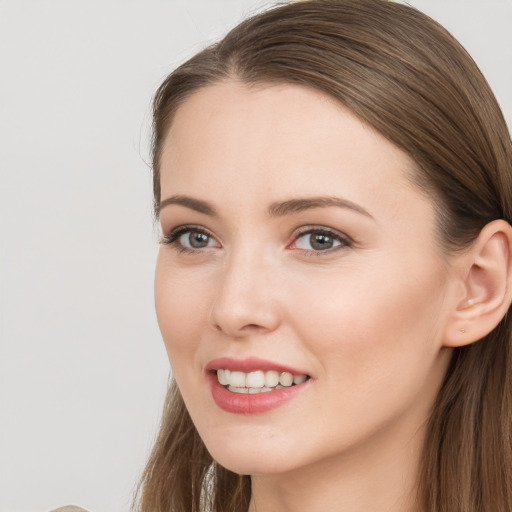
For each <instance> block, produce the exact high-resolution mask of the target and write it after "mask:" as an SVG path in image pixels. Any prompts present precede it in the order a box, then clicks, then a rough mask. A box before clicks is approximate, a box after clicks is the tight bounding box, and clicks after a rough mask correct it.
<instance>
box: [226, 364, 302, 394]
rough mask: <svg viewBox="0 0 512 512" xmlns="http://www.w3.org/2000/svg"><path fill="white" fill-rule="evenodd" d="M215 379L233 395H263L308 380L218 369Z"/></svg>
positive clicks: (299, 377) (283, 373)
mask: <svg viewBox="0 0 512 512" xmlns="http://www.w3.org/2000/svg"><path fill="white" fill-rule="evenodd" d="M217 378H218V379H219V383H220V384H221V385H222V386H227V388H228V389H229V391H232V392H233V393H250V394H254V393H264V392H267V391H272V390H273V389H283V388H287V387H290V386H292V385H293V384H301V383H302V382H304V381H306V380H307V379H308V376H307V375H304V374H299V375H294V374H292V373H290V372H281V373H279V372H277V371H275V370H269V371H266V372H264V371H262V370H258V371H254V372H249V373H245V372H239V371H230V370H224V369H220V370H217Z"/></svg>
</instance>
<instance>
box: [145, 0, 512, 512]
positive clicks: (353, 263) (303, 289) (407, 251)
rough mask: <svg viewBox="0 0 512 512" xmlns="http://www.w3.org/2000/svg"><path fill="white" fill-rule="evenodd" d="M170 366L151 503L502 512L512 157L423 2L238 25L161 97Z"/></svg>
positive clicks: (287, 10) (148, 479) (470, 76)
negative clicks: (418, 6) (417, 5)
mask: <svg viewBox="0 0 512 512" xmlns="http://www.w3.org/2000/svg"><path fill="white" fill-rule="evenodd" d="M153 168H154V194H155V211H156V215H157V217H158V218H159V220H160V223H161V227H162V246H161V250H160V254H159V258H158V263H157V272H156V281H155V290H156V292H155V296H156V309H157V316H158V320H159V325H160V328H161V331H162V335H163V338H164V342H165V344H166V348H167V351H168V354H169V358H170V362H171V365H172V369H173V376H174V377H173V381H172V384H171V388H170V391H169V395H168V398H167V402H166V407H165V411H164V416H163V421H162V426H161V430H160V434H159V437H158V440H157V443H156V445H155V448H154V451H153V454H152V455H151V458H150V460H149V463H148V466H147V468H146V471H145V473H144V477H143V482H142V484H141V489H140V507H141V509H142V510H143V511H164V510H165V511H187V512H188V511H199V510H215V511H222V512H224V511H245V510H249V511H251V512H256V511H258V512H266V511H275V510H280V511H292V510H293V511H302V510H307V511H308V512H311V511H316V510H326V509H328V508H331V509H332V508H334V509H335V510H343V511H350V512H355V511H362V510H365V511H367V510H372V511H381V510H382V511H384V510H386V511H387V510H393V511H429V512H434V511H435V512H440V511H445V512H456V511H467V512H469V511H471V512H476V511H491V510H492V511H493V512H497V511H506V510H510V509H511V508H512V507H511V503H512V460H511V456H512V452H511V417H512V403H511V398H512V397H511V390H512V383H511V370H510V369H511V367H512V361H511V353H510V329H511V326H510V317H509V316H508V315H507V311H508V307H509V304H510V301H511V299H512V286H511V272H510V268H511V257H510V254H511V245H512V228H511V227H510V225H509V222H510V219H511V215H512V179H511V172H510V171H511V169H512V146H511V141H510V136H509V134H508V131H507V127H506V125H505V122H504V120H503V117H502V114H501V112H500V110H499V107H498V105H497V103H496V100H495V99H494V96H493V95H492V93H491V91H490V89H489V87H488V85H487V83H486V81H485V79H484V78H483V77H482V75H481V73H480V72H479V70H478V68H477V67H476V65H475V64H474V62H473V61H472V60H471V58H470V57H469V56H468V55H467V53H466V52H465V51H464V50H463V49H462V48H461V46H460V45H459V44H458V43H457V42H456V41H455V40H454V39H453V38H452V37H451V36H450V35H449V34H448V33H447V32H446V31H445V30H444V29H443V28H441V27H440V26H439V25H437V24H436V23H435V22H433V21H432V20H431V19H429V18H428V17H426V16H425V15H423V14H421V13H420V12H418V11H416V10H414V9H412V8H410V7H407V6H404V5H400V4H396V3H391V2H387V1H383V0H311V1H305V2H301V3H295V4H290V5H284V6H280V7H277V8H275V9H271V10H269V11H267V12H265V13H263V14H260V15H258V16H255V17H254V18H252V19H249V20H247V21H245V22H243V23H241V24H240V25H239V26H238V27H236V28H235V29H233V30H232V31H231V32H230V33H229V34H228V35H227V36H226V37H225V38H224V39H223V40H222V41H221V42H219V43H218V44H216V45H214V46H212V47H210V48H207V49H205V50H204V51H202V52H200V53H199V54H198V55H196V56H195V57H193V58H192V59H190V60H189V61H188V62H186V63H185V64H183V65H182V66H181V67H179V68H178V69H177V70H176V71H174V72H173V73H172V74H171V75H170V76H169V77H168V78H167V79H166V80H165V82H164V83H163V84H162V85H161V87H160V88H159V90H158V92H157V94H156V97H155V103H154V139H153Z"/></svg>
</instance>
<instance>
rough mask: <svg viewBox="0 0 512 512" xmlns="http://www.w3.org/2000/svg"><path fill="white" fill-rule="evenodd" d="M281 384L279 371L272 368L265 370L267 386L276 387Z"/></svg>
mask: <svg viewBox="0 0 512 512" xmlns="http://www.w3.org/2000/svg"><path fill="white" fill-rule="evenodd" d="M278 384H279V373H278V372H276V371H274V370H270V371H268V372H265V386H267V387H268V388H275V387H276V386H277V385H278Z"/></svg>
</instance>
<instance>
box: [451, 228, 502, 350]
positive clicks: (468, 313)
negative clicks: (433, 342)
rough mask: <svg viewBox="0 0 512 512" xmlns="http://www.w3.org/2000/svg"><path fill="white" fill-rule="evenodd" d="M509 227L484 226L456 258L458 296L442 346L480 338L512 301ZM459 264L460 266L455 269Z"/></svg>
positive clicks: (495, 323)
mask: <svg viewBox="0 0 512 512" xmlns="http://www.w3.org/2000/svg"><path fill="white" fill-rule="evenodd" d="M511 254H512V227H511V226H510V224H508V223H507V222H505V221H504V220H495V221H493V222H490V223H489V224H487V225H486V226H485V227H484V228H483V229H482V231H481V232H480V234H479V235H478V238H477V239H476V240H475V241H474V242H473V244H472V246H471V248H470V249H469V250H468V251H466V252H464V254H463V255H462V256H460V259H459V261H457V263H456V265H457V268H458V270H459V271H460V274H459V276H460V277H459V278H460V284H461V285H462V286H461V287H459V290H461V293H459V294H458V297H457V299H456V301H455V307H454V311H453V314H452V316H451V321H449V322H448V324H447V326H446V331H445V336H444V345H445V346H447V347H461V346H464V345H469V344H470V343H474V342H475V341H478V340H480V339H482V338H483V337H484V336H486V335H487V334H489V333H490V332H491V331H492V330H493V329H494V328H495V327H496V326H497V325H498V324H499V322H500V321H501V319H502V318H503V317H504V316H505V313H506V312H507V310H508V308H509V306H510V302H511V300H512V261H511ZM459 265H460V267H459Z"/></svg>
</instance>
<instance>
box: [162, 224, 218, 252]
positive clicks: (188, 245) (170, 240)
mask: <svg viewBox="0 0 512 512" xmlns="http://www.w3.org/2000/svg"><path fill="white" fill-rule="evenodd" d="M162 243H164V244H167V245H174V246H175V247H176V248H177V249H179V250H182V251H197V250H201V249H206V248H207V247H219V244H218V242H217V241H216V240H215V238H213V236H212V235H210V233H208V232H207V231H206V230H204V229H202V228H200V227H196V226H181V227H178V228H176V229H173V230H172V231H171V233H170V234H169V235H168V236H165V237H163V240H162Z"/></svg>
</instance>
